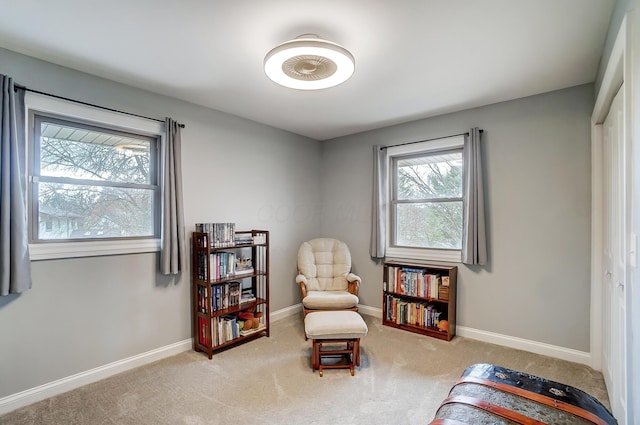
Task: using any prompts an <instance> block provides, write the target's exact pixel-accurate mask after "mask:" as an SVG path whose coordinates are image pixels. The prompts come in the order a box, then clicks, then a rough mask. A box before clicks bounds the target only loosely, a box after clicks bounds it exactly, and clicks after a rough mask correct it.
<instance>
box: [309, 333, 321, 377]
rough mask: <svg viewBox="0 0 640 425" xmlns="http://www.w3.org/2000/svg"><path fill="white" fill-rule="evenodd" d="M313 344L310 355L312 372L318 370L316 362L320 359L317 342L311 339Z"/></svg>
mask: <svg viewBox="0 0 640 425" xmlns="http://www.w3.org/2000/svg"><path fill="white" fill-rule="evenodd" d="M312 342H313V344H312V346H313V349H312V354H311V367H312V368H313V370H318V360H319V358H320V350H319V349H318V341H317V340H315V339H313V340H312Z"/></svg>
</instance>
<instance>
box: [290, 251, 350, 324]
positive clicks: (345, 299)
mask: <svg viewBox="0 0 640 425" xmlns="http://www.w3.org/2000/svg"><path fill="white" fill-rule="evenodd" d="M360 282H361V279H360V277H359V276H357V275H355V274H353V273H351V253H350V252H349V248H348V247H347V245H346V244H345V243H344V242H342V241H339V240H337V239H330V238H318V239H312V240H310V241H307V242H304V243H303V244H302V245H301V246H300V249H299V250H298V276H297V277H296V283H297V284H298V285H300V291H301V292H302V305H303V307H304V313H305V314H307V313H309V312H311V311H319V310H352V311H358V302H359V300H358V290H359V288H360Z"/></svg>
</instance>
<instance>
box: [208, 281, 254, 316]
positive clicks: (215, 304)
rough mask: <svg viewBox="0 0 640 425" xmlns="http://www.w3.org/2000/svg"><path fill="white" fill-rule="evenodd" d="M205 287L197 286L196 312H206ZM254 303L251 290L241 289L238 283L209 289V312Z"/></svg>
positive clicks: (229, 283)
mask: <svg viewBox="0 0 640 425" xmlns="http://www.w3.org/2000/svg"><path fill="white" fill-rule="evenodd" d="M207 291H208V288H207V287H206V286H202V285H198V311H200V312H201V313H206V312H207V295H208V294H207ZM252 301H256V296H255V294H254V293H253V292H252V290H251V288H242V284H241V283H240V282H236V281H234V282H227V283H223V284H219V285H213V286H212V287H211V311H219V310H224V309H227V308H231V307H236V306H238V305H240V304H242V303H247V302H252Z"/></svg>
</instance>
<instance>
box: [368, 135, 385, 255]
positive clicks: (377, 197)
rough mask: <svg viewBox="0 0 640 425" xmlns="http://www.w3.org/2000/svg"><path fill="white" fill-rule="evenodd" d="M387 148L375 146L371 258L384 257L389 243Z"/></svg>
mask: <svg viewBox="0 0 640 425" xmlns="http://www.w3.org/2000/svg"><path fill="white" fill-rule="evenodd" d="M387 163H388V159H387V150H386V149H385V148H381V147H380V146H378V145H376V146H374V147H373V196H372V204H371V244H370V247H369V251H370V254H371V258H378V259H379V258H384V255H385V250H386V245H387V229H386V227H387V199H388V198H387V180H388V172H387Z"/></svg>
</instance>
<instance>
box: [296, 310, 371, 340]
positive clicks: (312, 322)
mask: <svg viewBox="0 0 640 425" xmlns="http://www.w3.org/2000/svg"><path fill="white" fill-rule="evenodd" d="M368 331H369V329H368V328H367V324H366V323H365V321H364V319H363V318H362V316H360V315H359V314H358V313H356V312H355V311H348V310H347V311H318V312H314V313H309V314H307V315H306V316H305V318H304V332H305V334H306V335H307V338H311V339H354V338H355V339H357V338H362V337H363V336H365V335H366V334H367V332H368Z"/></svg>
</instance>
